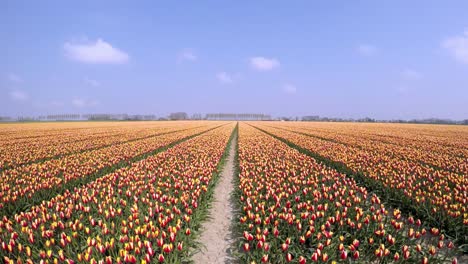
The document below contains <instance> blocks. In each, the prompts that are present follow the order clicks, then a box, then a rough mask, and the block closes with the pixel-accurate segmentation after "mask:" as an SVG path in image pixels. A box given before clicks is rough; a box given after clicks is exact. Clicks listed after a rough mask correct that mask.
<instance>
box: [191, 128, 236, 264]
mask: <svg viewBox="0 0 468 264" xmlns="http://www.w3.org/2000/svg"><path fill="white" fill-rule="evenodd" d="M236 144H237V138H236V137H235V138H233V140H232V141H231V146H230V147H231V148H230V151H229V156H228V157H227V159H226V163H225V164H224V168H223V170H222V172H221V175H220V178H219V180H218V183H217V184H216V186H215V189H214V194H213V198H214V199H213V202H212V208H210V211H209V219H208V220H207V221H206V222H205V223H203V224H202V229H201V230H202V233H201V236H200V238H199V240H198V241H199V242H200V243H201V244H202V246H201V248H200V249H199V251H198V252H196V253H195V254H194V256H193V260H194V261H195V263H203V264H205V263H230V262H232V259H231V256H230V254H229V248H230V246H231V242H232V239H231V229H230V226H231V221H232V218H233V207H232V204H231V201H230V198H231V192H232V191H233V190H234V185H233V182H232V181H233V177H234V171H235V169H234V157H235V146H236Z"/></svg>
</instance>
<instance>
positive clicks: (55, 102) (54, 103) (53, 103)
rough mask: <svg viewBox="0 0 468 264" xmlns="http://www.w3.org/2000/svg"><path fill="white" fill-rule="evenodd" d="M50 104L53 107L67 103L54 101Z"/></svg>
mask: <svg viewBox="0 0 468 264" xmlns="http://www.w3.org/2000/svg"><path fill="white" fill-rule="evenodd" d="M50 105H51V106H53V107H62V106H64V105H65V104H64V103H63V102H62V101H52V102H50Z"/></svg>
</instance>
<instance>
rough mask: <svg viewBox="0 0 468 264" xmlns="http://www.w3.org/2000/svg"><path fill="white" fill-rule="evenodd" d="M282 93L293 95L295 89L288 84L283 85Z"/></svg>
mask: <svg viewBox="0 0 468 264" xmlns="http://www.w3.org/2000/svg"><path fill="white" fill-rule="evenodd" d="M283 91H284V92H285V93H288V94H295V93H296V92H297V88H296V86H294V85H292V84H290V83H286V84H284V85H283Z"/></svg>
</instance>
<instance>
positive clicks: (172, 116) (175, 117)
mask: <svg viewBox="0 0 468 264" xmlns="http://www.w3.org/2000/svg"><path fill="white" fill-rule="evenodd" d="M169 119H170V120H187V119H188V115H187V113H185V112H176V113H171V114H170V115H169Z"/></svg>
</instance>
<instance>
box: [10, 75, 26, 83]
mask: <svg viewBox="0 0 468 264" xmlns="http://www.w3.org/2000/svg"><path fill="white" fill-rule="evenodd" d="M7 78H8V80H9V81H10V82H14V83H21V82H23V79H22V78H21V77H19V76H18V75H17V74H14V73H9V74H8V75H7Z"/></svg>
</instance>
